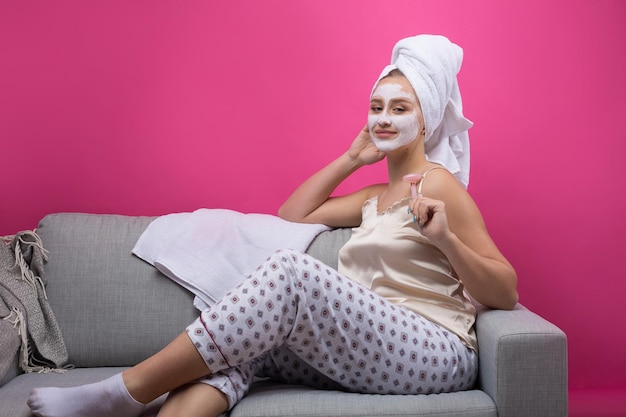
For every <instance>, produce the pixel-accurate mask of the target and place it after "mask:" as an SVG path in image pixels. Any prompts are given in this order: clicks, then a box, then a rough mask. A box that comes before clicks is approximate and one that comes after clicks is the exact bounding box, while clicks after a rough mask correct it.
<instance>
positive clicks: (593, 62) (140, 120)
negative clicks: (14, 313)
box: [0, 0, 626, 415]
mask: <svg viewBox="0 0 626 417" xmlns="http://www.w3.org/2000/svg"><path fill="white" fill-rule="evenodd" d="M625 22H626V3H625V2H623V1H621V0H613V1H610V0H601V1H596V2H590V1H552V2H546V1H536V0H533V1H524V2H502V1H499V0H490V1H482V2H463V1H458V2H452V1H438V2H433V1H389V2H380V1H365V0H358V1H356V0H354V1H343V0H342V1H336V0H332V1H330V0H329V1H320V0H314V1H290V0H269V1H259V2H257V1H246V2H242V1H228V2H222V1H221V2H217V1H185V2H179V1H174V0H171V1H157V2H154V1H89V2H80V1H76V2H69V1H55V2H52V1H49V2H36V1H35V2H8V1H5V2H2V3H0V52H1V60H2V63H1V64H0V141H1V142H0V143H1V147H0V161H1V164H2V168H3V169H2V176H1V179H0V186H1V189H2V191H3V196H4V197H3V198H2V201H1V203H0V234H10V233H14V232H17V231H18V230H23V229H29V228H33V227H36V225H37V222H38V220H39V219H40V218H41V217H42V216H44V215H45V214H46V213H51V212H58V211H82V212H92V213H120V214H129V215H159V214H165V213H171V212H177V211H192V210H195V209H197V208H199V207H224V208H232V209H236V210H240V211H244V212H263V213H272V214H275V213H276V210H277V208H278V206H279V204H280V203H281V202H282V200H283V199H284V198H285V197H287V195H288V194H289V193H290V192H291V191H292V190H293V188H294V187H295V186H296V185H297V184H298V183H299V182H300V181H302V180H303V179H304V178H306V177H307V176H308V175H309V174H311V173H312V172H313V171H315V170H316V169H318V168H319V167H321V166H322V165H323V164H325V163H326V162H328V161H330V159H331V158H333V157H334V156H336V155H338V154H339V153H340V152H342V151H343V150H344V149H345V148H346V146H348V144H349V143H350V142H351V140H352V138H353V137H354V135H355V134H356V132H357V131H358V129H360V127H361V126H362V125H363V124H364V122H365V116H366V111H367V106H368V95H369V91H370V88H371V86H372V82H373V81H374V79H375V77H376V76H377V75H378V72H379V71H380V69H381V68H382V67H383V66H384V65H385V64H387V62H388V59H389V57H390V51H391V48H392V46H393V44H394V43H395V41H396V40H398V39H399V38H401V37H405V36H410V35H413V34H417V33H441V34H445V35H447V36H448V37H449V38H450V39H452V40H453V41H455V42H457V43H459V44H460V45H461V46H462V47H463V48H464V50H465V61H464V65H463V69H462V71H461V74H460V77H459V78H460V83H461V91H462V93H463V97H464V106H465V113H466V115H467V117H468V118H470V119H471V120H473V121H474V122H475V127H474V128H473V129H472V130H471V131H470V137H471V141H472V164H473V165H472V176H471V183H470V191H471V192H472V194H473V195H474V196H475V199H476V200H477V202H478V204H479V205H480V206H481V207H482V209H483V213H484V216H485V218H486V220H487V223H488V225H489V227H490V230H491V232H492V234H493V236H494V238H495V239H496V241H497V242H499V244H500V246H501V248H502V250H503V251H504V252H505V253H506V254H507V255H508V256H509V258H510V259H511V261H512V262H513V263H514V264H515V266H516V267H517V270H518V273H519V279H520V284H519V289H520V293H521V301H522V303H523V304H525V305H526V306H528V307H529V308H531V309H532V310H534V311H536V312H538V313H539V314H541V315H543V316H544V317H546V318H547V319H549V320H551V321H552V322H554V323H555V324H557V325H558V326H559V327H561V328H562V329H563V330H564V331H565V332H566V333H567V334H568V338H569V363H570V389H571V392H572V403H571V411H572V415H574V414H575V413H576V412H577V411H576V410H582V409H583V408H584V404H583V403H584V402H585V401H586V400H585V401H583V400H581V398H582V399H585V398H598V397H597V395H604V396H607V395H612V394H611V393H613V394H615V395H614V398H617V396H618V395H619V394H621V393H624V392H626V382H624V375H626V363H625V362H624V360H623V354H624V348H625V347H626V332H624V331H623V326H624V324H623V321H624V319H625V318H626V314H625V313H624V308H623V304H624V293H625V292H626V279H625V278H626V274H625V273H624V269H623V266H622V265H621V264H619V262H617V261H619V260H620V259H623V258H624V255H626V254H625V252H624V247H625V245H624V243H623V236H624V235H626V221H625V220H624V213H625V212H626V197H625V196H624V191H625V188H624V185H623V182H622V181H623V179H624V173H623V170H622V166H623V165H622V160H623V156H624V153H625V152H626V134H625V133H624V129H623V127H622V126H621V123H622V121H623V120H624V115H625V114H626V104H625V103H626V101H625V100H624V97H625V95H626V81H625V78H624V74H626V59H625V58H626V54H625V53H624V51H625V50H626V23H625ZM384 174H385V170H384V167H383V166H382V165H381V166H377V167H370V168H368V169H364V170H363V171H362V172H360V173H359V174H358V175H356V176H355V178H354V179H353V180H351V181H350V182H349V183H348V184H346V185H345V186H344V187H343V190H351V189H353V188H354V187H357V186H360V185H363V184H365V183H366V182H370V181H380V180H382V179H384ZM618 184H619V185H618ZM583 393H584V395H587V397H585V396H584V395H583ZM589 393H592V394H591V397H589V395H588V394H589ZM621 404H622V405H624V402H623V401H622V403H621Z"/></svg>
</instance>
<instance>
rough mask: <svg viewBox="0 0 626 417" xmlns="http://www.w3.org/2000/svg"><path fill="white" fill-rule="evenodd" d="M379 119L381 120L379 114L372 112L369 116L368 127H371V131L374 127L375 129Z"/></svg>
mask: <svg viewBox="0 0 626 417" xmlns="http://www.w3.org/2000/svg"><path fill="white" fill-rule="evenodd" d="M379 120H380V116H379V115H376V114H370V115H368V116H367V127H368V128H369V130H370V132H371V131H372V129H374V126H376V124H377V123H378V121H379Z"/></svg>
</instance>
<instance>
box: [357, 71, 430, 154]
mask: <svg viewBox="0 0 626 417" xmlns="http://www.w3.org/2000/svg"><path fill="white" fill-rule="evenodd" d="M398 99H405V100H409V101H410V102H411V105H412V107H413V110H412V111H411V112H400V113H396V112H394V109H395V108H396V107H397V106H398V104H396V103H395V102H396V101H398ZM372 100H381V101H382V103H381V105H380V106H373V107H379V108H380V109H379V110H377V111H373V110H370V114H369V115H368V116H367V127H368V128H369V131H370V137H371V139H372V142H374V145H376V147H377V148H378V150H379V151H381V152H391V151H394V150H396V149H398V148H400V147H402V146H405V145H408V144H409V143H411V142H413V141H414V140H415V139H416V138H417V136H418V134H419V131H420V126H419V121H418V120H417V111H416V108H417V99H416V98H415V95H413V94H411V93H407V92H405V91H403V90H402V86H401V85H400V84H396V83H385V84H382V85H380V86H379V87H378V88H376V90H375V91H374V93H373V94H372ZM377 126H378V128H377ZM386 126H389V127H390V128H391V129H393V130H394V131H395V132H396V134H397V136H396V137H395V138H393V139H385V138H378V137H376V135H375V132H374V130H377V129H381V128H384V127H386Z"/></svg>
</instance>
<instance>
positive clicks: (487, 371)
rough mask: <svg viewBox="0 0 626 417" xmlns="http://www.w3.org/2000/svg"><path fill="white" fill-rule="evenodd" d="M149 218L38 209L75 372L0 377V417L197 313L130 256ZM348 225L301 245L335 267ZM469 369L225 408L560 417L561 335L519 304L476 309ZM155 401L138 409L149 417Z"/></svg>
mask: <svg viewBox="0 0 626 417" xmlns="http://www.w3.org/2000/svg"><path fill="white" fill-rule="evenodd" d="M153 219H154V218H153V217H132V216H118V215H95V214H78V213H62V214H51V215H48V216H46V217H44V218H43V219H42V220H41V222H40V223H39V227H38V233H39V235H40V236H41V238H42V240H43V243H44V246H45V248H46V249H47V250H48V251H49V261H48V263H47V264H46V277H47V280H48V286H47V294H48V299H49V302H50V304H51V306H52V308H53V311H54V313H55V315H56V318H57V320H58V323H59V326H60V327H61V331H62V333H63V336H64V339H65V343H66V346H67V349H68V353H69V358H70V362H71V363H72V364H73V365H74V367H75V368H74V369H72V370H69V371H68V372H66V373H64V374H55V373H46V374H33V373H29V374H23V373H21V374H20V373H19V371H18V367H17V363H16V365H15V369H14V370H13V371H12V372H11V373H10V374H9V375H8V376H6V377H5V378H4V380H3V381H0V384H3V385H2V386H0V417H25V416H29V415H30V413H29V410H28V408H27V406H26V398H27V396H28V393H29V392H30V390H31V389H32V388H33V387H37V386H72V385H78V384H84V383H88V382H93V381H97V380H100V379H102V378H105V377H108V376H110V375H113V374H115V373H117V372H120V371H121V370H123V369H124V368H125V367H128V366H131V365H133V364H135V363H137V362H139V361H141V360H142V359H144V358H146V357H147V356H149V355H151V354H153V353H155V352H156V351H158V350H159V349H161V348H162V347H163V346H165V344H167V343H168V342H169V341H170V340H171V339H172V338H174V337H175V336H176V335H178V334H179V333H180V332H181V331H182V330H183V329H184V327H185V326H186V325H187V324H188V323H189V322H191V321H192V320H193V319H194V318H195V317H196V315H197V314H198V312H197V310H196V309H195V308H194V307H193V305H192V300H193V296H192V295H191V294H190V293H188V292H187V291H186V290H184V289H183V288H181V287H179V286H177V285H176V284H174V283H173V282H172V281H170V280H169V279H167V278H165V277H164V276H163V275H161V274H160V273H159V272H158V271H156V269H155V268H153V267H151V266H150V265H148V264H147V263H145V262H143V261H141V260H140V259H138V258H137V257H135V256H133V255H132V254H131V250H132V248H133V246H134V244H135V242H136V241H137V239H138V237H139V236H140V234H141V233H142V232H143V230H144V229H145V228H146V227H147V226H148V224H149V223H150V222H151V221H152V220H153ZM349 234H350V230H348V229H337V230H332V231H327V232H323V233H322V234H320V235H319V236H318V237H317V238H316V239H315V240H314V241H313V243H312V244H311V246H310V247H309V249H308V250H307V252H309V253H310V254H312V255H314V256H316V257H318V258H320V259H321V260H323V261H324V262H326V263H327V264H329V265H331V266H334V267H336V264H337V260H336V258H337V251H338V249H339V247H340V246H341V245H342V244H343V243H344V242H345V241H346V239H347V238H348V237H349ZM476 326H477V328H476V329H477V334H478V339H479V345H480V374H479V381H478V383H477V386H476V387H475V389H473V390H471V391H465V392H458V393H453V394H438V395H419V396H382V395H362V394H352V393H344V392H337V391H319V390H314V389H310V388H306V387H302V386H286V385H281V384H275V383H271V382H267V381H258V382H257V383H255V385H254V386H253V388H252V390H251V392H250V393H249V394H248V395H247V396H246V397H245V398H244V399H243V401H241V402H240V403H239V404H238V405H237V406H236V407H235V408H234V409H233V410H232V411H231V415H232V416H233V417H235V416H236V417H239V416H247V417H253V416H259V417H260V416H359V417H363V416H463V417H468V416H493V417H495V416H500V417H510V416H533V417H549V416H560V417H563V416H566V415H567V346H566V336H565V334H564V333H563V332H562V331H561V330H559V329H558V328H557V327H556V326H554V325H553V324H551V323H549V322H548V321H546V320H544V319H542V318H541V317H539V316H538V315H536V314H534V313H532V312H531V311H529V310H528V309H526V308H524V307H522V306H521V305H520V306H518V307H517V308H516V309H515V310H514V311H494V310H481V311H480V312H479V314H478V320H477V325H476ZM162 401H163V398H160V399H158V400H156V401H155V402H154V403H152V404H151V405H150V406H149V407H148V410H146V413H144V415H146V416H147V415H154V414H155V413H156V411H157V410H158V407H159V404H160V403H161V402H162Z"/></svg>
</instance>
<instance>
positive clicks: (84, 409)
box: [28, 374, 145, 417]
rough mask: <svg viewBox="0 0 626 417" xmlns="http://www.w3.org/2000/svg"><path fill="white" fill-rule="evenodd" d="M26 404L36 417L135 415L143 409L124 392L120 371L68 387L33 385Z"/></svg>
mask: <svg viewBox="0 0 626 417" xmlns="http://www.w3.org/2000/svg"><path fill="white" fill-rule="evenodd" d="M28 406H29V407H30V409H31V411H32V412H33V414H34V415H36V416H39V417H137V416H139V415H140V414H141V412H142V411H143V409H144V408H145V404H143V403H140V402H139V401H137V400H135V399H134V398H133V397H132V396H131V395H130V394H129V393H128V390H127V389H126V385H124V380H123V379H122V374H117V375H115V376H112V377H110V378H107V379H105V380H103V381H100V382H96V383H93V384H88V385H81V386H78V387H72V388H35V389H34V390H33V391H32V392H31V394H30V397H29V398H28Z"/></svg>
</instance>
